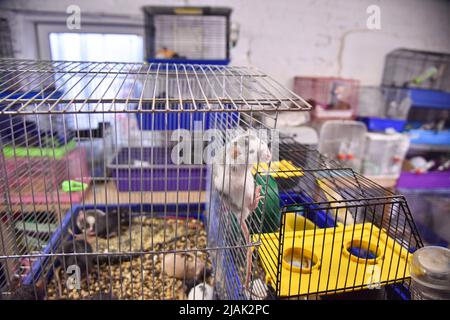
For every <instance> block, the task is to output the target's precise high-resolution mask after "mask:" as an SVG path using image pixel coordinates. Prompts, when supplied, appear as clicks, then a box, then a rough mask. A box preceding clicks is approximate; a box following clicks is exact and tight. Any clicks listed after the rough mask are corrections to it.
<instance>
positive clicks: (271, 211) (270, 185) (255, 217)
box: [231, 174, 281, 234]
mask: <svg viewBox="0 0 450 320" xmlns="http://www.w3.org/2000/svg"><path fill="white" fill-rule="evenodd" d="M266 182H267V188H266ZM255 185H256V186H259V185H262V188H261V195H262V196H264V195H265V192H266V190H267V196H266V197H265V199H266V201H265V204H264V203H263V201H261V202H260V203H259V205H258V207H257V208H256V209H255V211H253V213H251V214H250V216H249V217H248V218H247V220H246V223H247V226H248V229H249V231H250V234H256V233H260V228H261V233H269V232H275V231H277V230H278V227H279V225H280V219H281V207H280V197H279V195H278V184H277V182H276V180H275V178H274V177H272V176H270V175H269V176H266V175H260V174H257V175H256V176H255ZM231 219H232V226H231V227H232V232H233V233H241V234H242V231H241V227H240V226H239V221H238V219H237V218H236V216H235V215H234V214H233V215H231ZM250 221H251V223H250ZM261 223H262V226H261Z"/></svg>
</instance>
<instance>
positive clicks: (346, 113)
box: [294, 77, 359, 119]
mask: <svg viewBox="0 0 450 320" xmlns="http://www.w3.org/2000/svg"><path fill="white" fill-rule="evenodd" d="M358 86H359V81H358V80H354V79H343V78H336V77H295V78H294V92H295V93H297V94H298V95H301V96H302V97H304V98H305V99H306V100H307V101H308V102H310V103H311V105H312V106H313V107H314V109H313V113H312V115H313V117H315V118H316V119H351V118H353V117H355V116H356V112H357V110H358Z"/></svg>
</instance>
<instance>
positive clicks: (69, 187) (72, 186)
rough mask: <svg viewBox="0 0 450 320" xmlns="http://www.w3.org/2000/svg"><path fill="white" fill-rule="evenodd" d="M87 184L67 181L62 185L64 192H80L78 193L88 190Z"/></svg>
mask: <svg viewBox="0 0 450 320" xmlns="http://www.w3.org/2000/svg"><path fill="white" fill-rule="evenodd" d="M88 186H89V185H88V184H87V183H83V182H79V181H74V180H65V181H63V183H62V190H63V191H64V192H78V191H84V190H86V189H87V188H88Z"/></svg>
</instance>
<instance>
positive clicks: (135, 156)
mask: <svg viewBox="0 0 450 320" xmlns="http://www.w3.org/2000/svg"><path fill="white" fill-rule="evenodd" d="M134 160H139V161H146V162H148V163H150V166H140V165H139V166H134V165H133V161H134ZM108 168H109V170H110V172H111V176H112V178H113V179H114V180H115V182H116V185H117V189H118V191H121V192H127V191H133V192H139V191H189V190H191V191H201V190H205V189H206V177H207V169H206V165H202V164H201V165H175V164H173V163H172V162H171V161H170V156H169V155H167V154H166V149H165V148H153V149H150V148H148V149H142V151H141V149H140V148H123V149H121V150H120V151H119V153H118V154H117V156H116V157H115V159H114V160H113V161H112V162H111V164H110V165H109V166H108Z"/></svg>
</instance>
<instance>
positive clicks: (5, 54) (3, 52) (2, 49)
mask: <svg viewBox="0 0 450 320" xmlns="http://www.w3.org/2000/svg"><path fill="white" fill-rule="evenodd" d="M12 57H14V52H13V45H12V38H11V29H10V28H9V21H8V19H7V18H5V17H0V58H12Z"/></svg>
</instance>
